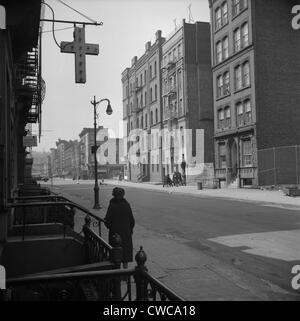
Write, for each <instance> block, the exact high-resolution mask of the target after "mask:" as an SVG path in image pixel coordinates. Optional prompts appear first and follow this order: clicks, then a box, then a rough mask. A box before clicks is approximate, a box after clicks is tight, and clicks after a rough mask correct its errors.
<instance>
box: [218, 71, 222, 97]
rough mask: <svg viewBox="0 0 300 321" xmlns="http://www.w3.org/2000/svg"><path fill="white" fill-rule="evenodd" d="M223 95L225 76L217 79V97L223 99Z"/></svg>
mask: <svg viewBox="0 0 300 321" xmlns="http://www.w3.org/2000/svg"><path fill="white" fill-rule="evenodd" d="M222 95H223V76H222V75H220V76H218V78H217V97H221V96H222Z"/></svg>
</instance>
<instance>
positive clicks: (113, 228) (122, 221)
mask: <svg viewBox="0 0 300 321" xmlns="http://www.w3.org/2000/svg"><path fill="white" fill-rule="evenodd" d="M112 195H113V196H114V197H113V198H112V199H111V200H110V203H109V206H108V209H107V213H106V216H105V226H106V227H107V228H108V229H109V234H108V239H109V243H110V244H112V243H113V236H114V235H115V234H119V235H120V236H121V239H122V248H123V258H122V262H123V267H124V268H127V266H128V262H132V261H133V245H132V233H133V228H134V224H135V220H134V217H133V214H132V210H131V207H130V204H129V203H128V202H127V201H126V199H125V198H124V195H125V191H124V189H123V188H119V187H115V188H114V189H113V192H112Z"/></svg>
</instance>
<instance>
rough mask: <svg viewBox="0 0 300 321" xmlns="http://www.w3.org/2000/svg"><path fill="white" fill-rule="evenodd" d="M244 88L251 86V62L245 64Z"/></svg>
mask: <svg viewBox="0 0 300 321" xmlns="http://www.w3.org/2000/svg"><path fill="white" fill-rule="evenodd" d="M243 86H244V87H248V86H250V64H249V61H247V62H245V63H244V64H243Z"/></svg>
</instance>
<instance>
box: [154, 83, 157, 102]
mask: <svg viewBox="0 0 300 321" xmlns="http://www.w3.org/2000/svg"><path fill="white" fill-rule="evenodd" d="M154 89H155V90H154V97H155V100H156V99H157V85H155V87H154Z"/></svg>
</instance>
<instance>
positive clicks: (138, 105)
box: [122, 30, 165, 181]
mask: <svg viewBox="0 0 300 321" xmlns="http://www.w3.org/2000/svg"><path fill="white" fill-rule="evenodd" d="M155 37H156V39H155V42H154V43H153V44H151V42H150V41H148V42H147V43H146V45H145V53H144V54H143V55H142V56H141V57H140V58H139V59H138V58H137V56H135V57H133V59H132V61H131V67H130V68H126V69H125V70H124V71H123V73H122V85H123V120H124V124H125V133H124V137H125V138H124V146H125V149H124V153H125V157H126V167H125V176H126V177H127V178H128V179H129V180H132V181H161V179H162V173H163V172H162V161H161V160H162V157H161V154H162V153H161V147H158V148H157V150H156V153H157V155H158V158H155V159H153V158H152V157H153V154H151V153H152V148H151V146H153V144H154V138H153V135H152V140H151V131H154V130H156V129H161V119H162V97H161V73H160V68H161V61H162V44H163V42H164V41H165V39H164V38H163V37H162V36H161V31H160V30H158V31H157V32H156V34H155ZM151 161H155V171H154V170H153V171H152V170H151V169H152V168H153V165H154V164H153V163H152V164H151Z"/></svg>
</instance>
